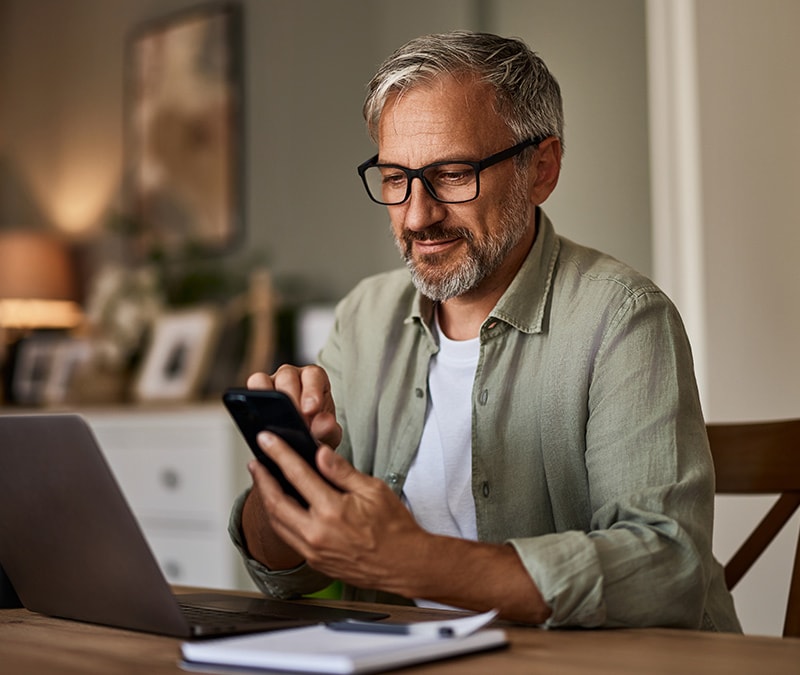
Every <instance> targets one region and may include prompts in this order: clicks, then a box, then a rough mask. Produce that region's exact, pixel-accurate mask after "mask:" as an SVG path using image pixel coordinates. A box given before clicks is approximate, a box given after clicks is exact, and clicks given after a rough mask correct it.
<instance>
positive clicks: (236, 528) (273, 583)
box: [228, 488, 330, 600]
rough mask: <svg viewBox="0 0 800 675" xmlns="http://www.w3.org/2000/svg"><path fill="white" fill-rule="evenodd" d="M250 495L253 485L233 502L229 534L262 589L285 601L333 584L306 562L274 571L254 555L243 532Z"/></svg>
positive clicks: (249, 572)
mask: <svg viewBox="0 0 800 675" xmlns="http://www.w3.org/2000/svg"><path fill="white" fill-rule="evenodd" d="M248 494H250V488H247V489H246V490H245V491H244V492H243V493H242V494H240V495H239V496H238V497H237V498H236V500H235V501H234V502H233V508H232V509H231V515H230V520H229V521H228V534H229V535H230V538H231V541H232V542H233V545H234V546H235V547H236V550H237V551H239V555H240V556H241V557H242V560H243V561H244V565H245V569H246V570H247V573H248V574H249V575H250V577H251V578H252V580H253V582H254V583H255V584H256V586H257V587H258V588H259V590H260V591H261V592H262V593H264V595H267V596H269V597H271V598H277V599H279V600H285V599H290V598H297V597H299V596H301V595H305V594H308V593H313V592H314V591H318V590H320V589H321V588H325V587H326V586H327V585H328V584H330V579H328V577H326V576H325V575H324V574H321V573H320V572H317V571H316V570H314V569H312V568H311V567H309V566H308V565H307V564H306V563H302V564H300V565H298V566H297V567H294V568H292V569H289V570H276V571H273V570H270V569H269V568H268V567H267V566H266V565H264V564H262V563H260V562H259V561H258V560H255V559H254V558H253V557H251V556H250V553H249V552H248V551H247V546H246V544H245V540H244V534H243V532H242V511H243V510H244V502H245V500H246V499H247V495H248Z"/></svg>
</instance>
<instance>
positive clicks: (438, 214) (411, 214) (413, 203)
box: [399, 179, 446, 231]
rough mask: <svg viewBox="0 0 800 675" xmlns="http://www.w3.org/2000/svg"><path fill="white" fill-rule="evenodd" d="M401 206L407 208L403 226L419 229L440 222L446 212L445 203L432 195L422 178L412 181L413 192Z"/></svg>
mask: <svg viewBox="0 0 800 675" xmlns="http://www.w3.org/2000/svg"><path fill="white" fill-rule="evenodd" d="M399 208H404V209H405V212H404V213H403V226H404V227H405V228H407V229H409V230H417V231H419V230H424V229H425V228H426V227H428V226H430V225H432V224H434V223H438V222H440V221H441V220H443V219H444V216H445V213H446V208H445V205H444V204H442V203H441V202H438V201H436V200H435V199H434V198H433V197H432V196H431V195H430V193H429V192H428V190H427V189H426V188H425V186H424V185H423V184H422V180H421V179H417V180H412V181H411V194H410V195H409V197H408V200H407V201H406V202H405V203H404V204H402V205H401V206H400V207H399Z"/></svg>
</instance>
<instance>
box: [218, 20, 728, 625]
mask: <svg viewBox="0 0 800 675" xmlns="http://www.w3.org/2000/svg"><path fill="white" fill-rule="evenodd" d="M364 112H365V117H366V120H367V124H368V127H369V130H370V133H371V135H372V137H373V140H375V141H376V142H377V145H378V154H377V155H376V156H375V157H374V158H372V159H371V160H369V161H367V162H365V163H364V164H363V165H361V167H359V173H360V174H361V176H362V179H363V181H364V184H365V187H366V188H367V192H368V193H369V196H370V197H371V198H372V199H373V200H374V201H377V202H379V203H383V204H386V205H387V207H386V208H387V209H388V212H389V218H390V221H391V226H392V231H393V233H394V236H395V239H396V241H397V245H398V247H399V249H400V252H401V253H402V255H403V257H404V259H405V261H406V264H407V267H408V270H409V271H410V279H409V271H407V270H399V271H396V272H391V273H388V274H383V275H379V276H377V277H375V278H372V279H368V280H366V281H364V282H362V283H361V284H360V285H359V286H358V287H357V288H356V289H355V290H354V291H353V292H352V293H351V294H350V295H349V296H348V297H347V298H345V299H344V300H343V301H342V302H341V303H340V305H339V307H338V308H337V321H336V326H335V328H334V329H333V332H332V334H331V336H330V338H329V340H328V342H327V344H326V346H325V347H324V349H323V350H322V352H321V355H320V366H321V367H317V366H311V367H307V368H302V369H298V368H294V367H290V366H283V367H281V368H279V369H278V371H277V372H276V373H275V374H274V375H272V376H268V375H266V374H263V373H260V374H255V375H253V376H252V377H251V378H250V380H249V382H248V385H249V386H250V387H253V388H276V389H281V390H284V391H286V392H287V393H289V394H290V396H291V397H292V398H293V399H294V400H295V402H296V404H297V405H298V408H299V409H300V410H301V411H302V413H303V414H304V415H305V417H306V419H307V420H308V422H309V425H310V427H311V430H312V433H313V434H314V435H315V436H316V437H317V438H318V439H320V440H321V441H322V442H323V445H322V446H321V447H320V449H319V452H318V455H317V464H318V467H319V470H320V472H321V473H322V474H323V475H324V476H325V477H327V478H328V479H329V480H330V481H331V482H332V483H334V484H335V485H336V486H338V487H339V488H340V489H341V491H337V490H335V489H334V488H332V487H330V486H329V485H327V484H326V483H325V482H324V481H323V480H322V479H321V478H320V477H319V476H317V475H315V473H314V472H313V471H312V470H311V469H310V468H309V467H308V466H306V465H304V463H303V461H302V460H300V459H299V458H298V457H297V456H296V455H295V454H294V453H293V452H292V450H291V449H290V448H289V447H288V446H287V445H285V444H284V443H283V442H282V441H280V440H279V439H277V438H276V437H274V436H271V435H269V434H266V433H265V434H262V436H261V437H260V442H261V445H262V447H263V449H264V451H265V452H266V453H267V454H268V455H269V456H270V457H271V458H273V459H274V460H275V461H276V462H277V463H278V464H279V465H280V466H281V468H282V470H283V471H284V473H285V474H286V475H287V477H288V478H289V480H290V481H291V482H292V483H293V484H294V485H295V486H296V487H297V488H298V489H299V491H300V492H301V494H303V495H304V497H305V498H306V499H307V500H308V502H309V504H310V507H309V509H308V510H305V509H303V508H301V507H300V506H299V505H298V504H297V503H296V502H294V501H293V500H291V499H290V498H288V497H287V496H286V495H285V494H284V493H283V492H282V491H281V489H280V487H279V486H278V484H277V483H276V481H275V480H274V479H273V478H272V477H271V476H270V475H269V474H268V472H267V471H266V470H264V468H263V467H262V466H260V465H259V464H257V463H255V462H253V463H251V464H250V471H251V473H252V477H253V488H252V490H251V491H250V492H249V493H248V494H246V495H243V496H242V498H241V499H240V500H239V501H238V502H237V504H236V505H235V506H234V511H233V517H232V523H231V534H232V536H233V538H234V540H235V542H236V543H237V545H238V546H239V547H240V549H241V550H242V553H243V554H244V555H245V559H246V561H247V565H248V568H249V570H250V572H251V575H252V576H253V578H254V579H255V580H256V582H257V583H258V584H259V586H260V587H261V588H262V589H263V590H264V592H265V593H268V594H271V595H275V596H278V597H287V596H291V595H294V594H298V593H304V592H309V591H312V590H315V589H317V588H320V587H322V586H323V585H325V584H326V583H329V580H330V579H340V580H342V581H343V582H344V583H345V589H346V597H352V598H362V599H368V600H386V599H387V598H392V599H395V600H397V599H398V596H399V598H402V599H405V601H406V602H408V601H410V600H415V601H417V602H419V603H425V602H434V603H443V604H446V605H450V606H457V607H461V608H466V609H472V610H487V609H490V608H498V609H499V610H500V613H501V616H503V617H505V618H507V619H512V620H517V621H523V622H529V623H533V624H541V625H546V626H553V627H555V626H586V627H593V626H645V625H662V626H683V627H689V628H706V629H717V630H731V631H738V630H740V628H739V624H738V621H737V619H736V616H735V613H734V610H733V604H732V601H731V598H730V595H729V594H728V592H727V591H726V589H725V587H724V583H723V579H722V575H721V568H720V566H719V564H718V563H717V562H716V561H715V560H714V559H713V557H712V554H711V550H710V546H711V526H712V518H713V471H712V465H711V459H710V454H709V451H708V446H707V439H706V436H705V426H704V421H703V416H702V413H701V409H700V405H699V401H698V396H697V390H696V385H695V381H694V375H693V366H692V361H691V355H690V349H689V345H688V341H687V339H686V336H685V334H684V330H683V327H682V324H681V321H680V318H679V316H678V314H677V312H676V310H675V308H674V307H673V306H672V304H671V303H670V302H669V300H668V299H667V298H666V297H665V296H664V295H663V293H661V292H660V291H659V290H658V289H657V288H656V287H655V286H654V285H653V284H652V282H650V281H649V280H647V279H645V278H644V277H642V276H641V275H639V274H637V273H636V272H634V271H633V270H631V269H630V268H628V267H626V266H625V265H623V264H621V263H619V262H617V261H615V260H613V259H611V258H610V257H608V256H605V255H603V254H601V253H598V252H596V251H593V250H589V249H586V248H583V247H580V246H578V245H576V244H574V243H572V242H570V241H568V240H566V239H562V238H560V237H558V236H557V235H556V234H555V232H554V230H553V226H552V225H551V223H550V221H549V220H548V219H547V217H546V216H545V215H544V213H543V212H542V211H541V209H540V205H541V204H542V203H543V202H544V201H545V200H546V199H547V197H548V196H549V195H550V193H551V192H552V190H553V189H554V188H555V186H556V183H557V181H558V176H559V171H560V165H561V154H562V147H563V140H562V126H563V123H562V112H561V95H560V90H559V87H558V84H557V83H556V81H555V79H553V77H552V76H551V75H550V73H549V72H548V71H547V68H546V67H545V65H544V63H542V61H541V60H540V59H539V58H538V57H537V56H536V55H534V54H533V53H531V52H530V51H529V50H528V48H527V47H526V46H525V45H524V44H523V43H521V42H520V41H517V40H508V39H504V38H500V37H497V36H493V35H487V34H473V33H465V32H457V33H450V34H444V35H433V36H426V37H423V38H419V39H417V40H413V41H411V42H410V43H408V44H407V45H405V46H404V47H402V48H401V49H400V50H398V51H397V52H396V53H395V54H393V55H392V56H391V57H390V58H389V59H388V60H387V61H386V62H385V63H384V64H383V65H382V66H381V68H380V69H379V71H378V73H377V74H376V76H375V77H374V79H373V80H372V82H371V83H370V87H369V92H368V96H367V100H366V103H365V106H364ZM334 402H335V403H334ZM333 449H336V450H337V452H336V453H334V451H333Z"/></svg>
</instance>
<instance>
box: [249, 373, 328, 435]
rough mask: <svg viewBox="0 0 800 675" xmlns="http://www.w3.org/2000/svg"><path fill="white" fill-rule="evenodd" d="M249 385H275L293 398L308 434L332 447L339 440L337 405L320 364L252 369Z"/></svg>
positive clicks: (258, 387)
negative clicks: (263, 370) (269, 370)
mask: <svg viewBox="0 0 800 675" xmlns="http://www.w3.org/2000/svg"><path fill="white" fill-rule="evenodd" d="M247 387H248V388H249V389H277V390H279V391H282V392H284V393H285V394H287V395H288V396H289V398H291V399H292V402H293V403H294V404H295V407H296V408H297V409H298V410H299V411H300V414H301V415H302V416H303V418H304V419H305V421H306V424H308V428H309V429H310V430H311V435H312V436H313V437H314V438H316V439H317V440H318V441H321V442H322V443H326V444H327V445H329V446H331V447H332V448H336V447H338V445H339V443H341V441H342V427H341V426H340V425H339V423H338V422H337V421H336V406H335V405H334V403H333V396H332V395H331V383H330V381H329V380H328V375H327V373H326V372H325V371H324V370H323V369H322V368H320V367H319V366H305V367H303V368H298V367H297V366H290V365H285V364H284V365H282V366H281V367H280V368H278V370H276V371H275V373H273V374H272V375H267V374H266V373H254V374H253V375H251V376H250V377H249V378H248V379H247Z"/></svg>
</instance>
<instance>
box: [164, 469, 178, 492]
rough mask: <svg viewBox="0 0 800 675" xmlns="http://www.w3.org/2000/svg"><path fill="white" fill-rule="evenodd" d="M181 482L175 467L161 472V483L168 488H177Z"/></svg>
mask: <svg viewBox="0 0 800 675" xmlns="http://www.w3.org/2000/svg"><path fill="white" fill-rule="evenodd" d="M180 483H181V475H180V474H179V473H178V472H177V471H175V469H164V470H163V471H162V472H161V484H162V485H163V486H164V487H165V488H167V489H168V490H177V489H178V486H179V485H180Z"/></svg>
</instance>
